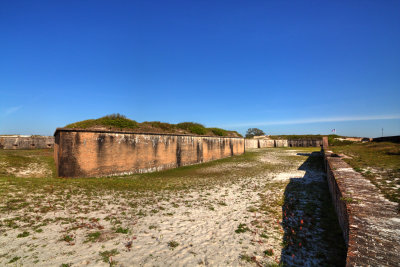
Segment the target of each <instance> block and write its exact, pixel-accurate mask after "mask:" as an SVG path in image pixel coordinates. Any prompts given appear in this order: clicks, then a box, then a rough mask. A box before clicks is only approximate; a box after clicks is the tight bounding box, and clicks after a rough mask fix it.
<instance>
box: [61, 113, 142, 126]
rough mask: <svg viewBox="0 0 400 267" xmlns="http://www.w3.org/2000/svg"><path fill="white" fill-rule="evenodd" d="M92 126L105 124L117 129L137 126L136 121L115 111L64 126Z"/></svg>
mask: <svg viewBox="0 0 400 267" xmlns="http://www.w3.org/2000/svg"><path fill="white" fill-rule="evenodd" d="M94 126H105V127H110V128H119V129H135V128H137V127H138V123H137V122H136V121H134V120H131V119H128V118H126V117H125V116H124V115H121V114H119V113H116V114H111V115H107V116H104V117H101V118H99V119H95V120H93V119H91V120H84V121H79V122H75V123H72V124H69V125H67V126H65V127H66V128H83V129H86V128H89V127H94Z"/></svg>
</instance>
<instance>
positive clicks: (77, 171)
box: [54, 128, 245, 177]
mask: <svg viewBox="0 0 400 267" xmlns="http://www.w3.org/2000/svg"><path fill="white" fill-rule="evenodd" d="M54 135H55V146H54V158H55V162H56V167H57V172H58V176H60V177H91V176H109V175H120V174H131V173H142V172H151V171H159V170H164V169H170V168H175V167H179V166H185V165H190V164H195V163H201V162H207V161H211V160H215V159H220V158H225V157H229V156H232V155H239V154H243V153H244V150H245V147H244V139H243V138H227V137H204V136H189V135H168V134H138V133H126V132H107V131H85V130H76V129H62V128H61V129H57V130H56V132H55V134H54Z"/></svg>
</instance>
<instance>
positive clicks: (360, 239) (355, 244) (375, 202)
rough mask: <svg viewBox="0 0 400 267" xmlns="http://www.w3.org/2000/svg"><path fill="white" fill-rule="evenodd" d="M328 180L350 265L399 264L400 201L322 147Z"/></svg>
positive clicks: (347, 262) (347, 260)
mask: <svg viewBox="0 0 400 267" xmlns="http://www.w3.org/2000/svg"><path fill="white" fill-rule="evenodd" d="M322 151H323V153H324V159H325V169H326V173H327V182H328V186H329V191H330V193H331V198H332V202H333V205H334V207H335V210H336V214H337V217H338V220H339V225H340V227H341V229H342V232H343V237H344V240H345V243H346V246H347V257H346V266H397V265H398V263H399V256H398V251H399V250H400V239H399V238H398V233H399V231H400V222H399V220H398V211H397V209H398V204H397V203H394V202H390V201H389V200H387V199H385V197H384V196H383V195H382V194H381V193H380V191H379V190H378V189H377V188H376V187H375V186H374V185H373V184H372V183H371V182H370V181H369V180H367V179H366V178H364V177H363V176H362V175H361V174H360V173H358V172H356V171H354V170H353V168H351V167H350V165H348V164H347V163H346V162H344V161H343V160H342V158H340V157H339V156H337V155H336V154H333V153H332V152H327V151H324V150H322Z"/></svg>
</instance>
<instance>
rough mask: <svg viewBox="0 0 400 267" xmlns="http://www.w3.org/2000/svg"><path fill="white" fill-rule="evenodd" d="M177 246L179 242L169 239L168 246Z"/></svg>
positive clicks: (172, 247)
mask: <svg viewBox="0 0 400 267" xmlns="http://www.w3.org/2000/svg"><path fill="white" fill-rule="evenodd" d="M177 246H179V243H178V242H176V241H170V242H168V247H170V248H171V249H174V248H176V247H177Z"/></svg>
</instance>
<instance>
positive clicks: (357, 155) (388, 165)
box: [330, 142, 400, 203]
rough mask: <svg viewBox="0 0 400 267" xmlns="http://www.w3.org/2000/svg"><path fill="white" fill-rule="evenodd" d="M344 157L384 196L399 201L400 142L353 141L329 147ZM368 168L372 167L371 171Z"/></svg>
mask: <svg viewBox="0 0 400 267" xmlns="http://www.w3.org/2000/svg"><path fill="white" fill-rule="evenodd" d="M330 149H331V150H333V152H335V153H337V154H345V155H347V156H349V157H351V158H345V159H344V161H346V162H347V163H348V164H350V165H351V166H352V167H353V168H354V170H356V171H357V172H360V173H361V174H362V175H363V176H364V177H366V178H367V179H369V180H370V181H371V182H372V183H373V184H374V185H375V186H376V187H378V188H379V189H380V190H381V192H382V193H383V194H384V195H385V197H386V198H387V199H389V200H391V201H394V202H397V203H400V200H399V199H400V191H399V189H398V188H397V187H396V186H400V179H398V178H400V144H396V143H389V142H380V143H375V142H369V143H361V144H360V143H354V144H351V145H343V146H334V147H331V148H330ZM368 168H372V169H373V171H371V170H370V169H368Z"/></svg>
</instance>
